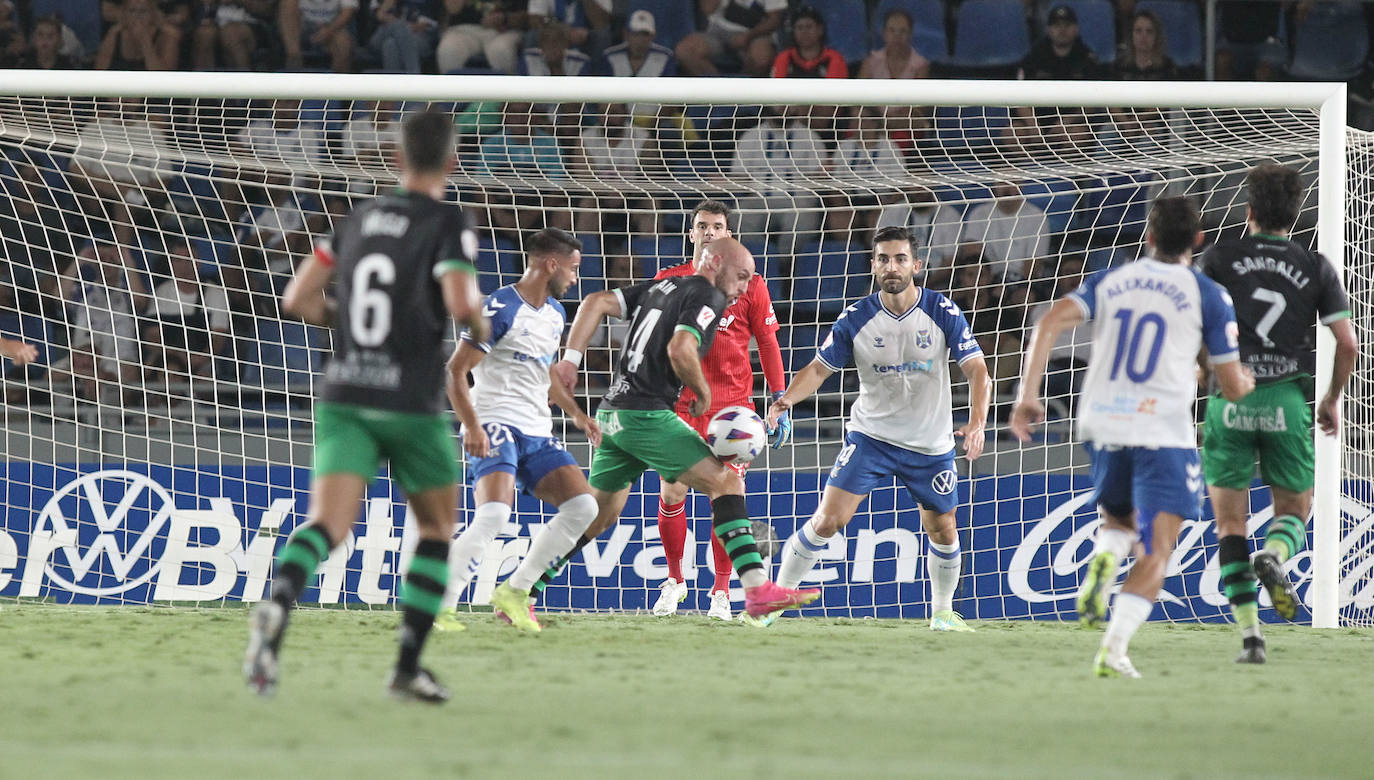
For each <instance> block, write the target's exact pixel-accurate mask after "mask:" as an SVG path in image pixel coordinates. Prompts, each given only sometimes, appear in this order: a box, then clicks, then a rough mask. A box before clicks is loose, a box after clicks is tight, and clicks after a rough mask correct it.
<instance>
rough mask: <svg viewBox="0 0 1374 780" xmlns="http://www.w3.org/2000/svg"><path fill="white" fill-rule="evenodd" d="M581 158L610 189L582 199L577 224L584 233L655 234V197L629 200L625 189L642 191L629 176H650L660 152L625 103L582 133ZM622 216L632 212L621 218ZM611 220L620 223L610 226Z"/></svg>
mask: <svg viewBox="0 0 1374 780" xmlns="http://www.w3.org/2000/svg"><path fill="white" fill-rule="evenodd" d="M581 151H582V154H581V157H582V160H583V164H584V165H585V166H586V168H587V171H588V173H590V175H591V178H592V179H594V180H595V181H596V182H597V184H599V185H602V186H603V187H607V188H608V189H609V190H610V192H598V193H597V194H595V195H593V196H588V197H585V198H582V199H580V200H579V201H578V204H577V206H578V211H577V215H576V220H575V222H574V226H575V227H576V228H577V232H579V233H600V234H603V235H604V234H606V233H609V232H613V231H617V230H619V231H630V232H633V233H636V234H638V235H655V234H657V233H658V226H657V225H656V224H655V219H654V213H653V201H652V200H651V199H650V198H648V197H647V196H646V197H639V198H630V197H627V196H626V195H625V194H624V193H626V192H632V191H634V190H635V189H640V187H641V186H642V185H641V186H637V185H635V184H634V183H631V182H627V180H639V181H640V182H643V181H644V180H645V168H646V167H659V166H653V165H652V164H651V160H652V158H653V157H654V156H655V155H656V149H655V146H654V140H653V136H652V135H650V133H649V131H648V130H645V129H644V128H642V127H636V126H635V125H634V123H633V122H632V121H631V120H630V114H629V111H628V110H627V109H626V107H625V105H624V104H623V103H612V104H610V105H607V106H605V110H604V111H603V112H601V114H600V116H599V117H598V121H597V122H596V123H595V124H593V125H591V126H590V127H587V128H586V129H584V130H583V131H582V137H581ZM621 215H628V216H627V217H626V219H625V220H621V219H620V217H621ZM607 218H611V219H613V220H615V221H616V222H618V223H620V224H616V225H614V226H612V225H608V224H606V221H605V220H607Z"/></svg>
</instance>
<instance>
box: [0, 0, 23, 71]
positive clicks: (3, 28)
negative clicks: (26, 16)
mask: <svg viewBox="0 0 1374 780" xmlns="http://www.w3.org/2000/svg"><path fill="white" fill-rule="evenodd" d="M27 51H28V44H26V43H25V42H24V30H23V29H22V28H20V26H19V20H18V19H16V18H15V13H14V3H13V2H11V0H0V68H13V67H16V66H18V65H20V64H21V63H22V62H23V61H24V56H25V53H26V52H27Z"/></svg>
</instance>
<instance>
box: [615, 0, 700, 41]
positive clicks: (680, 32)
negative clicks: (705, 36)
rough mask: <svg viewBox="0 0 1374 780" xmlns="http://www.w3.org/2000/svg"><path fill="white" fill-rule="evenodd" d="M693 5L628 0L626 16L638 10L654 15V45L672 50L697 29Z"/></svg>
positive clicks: (676, 1) (677, 1)
mask: <svg viewBox="0 0 1374 780" xmlns="http://www.w3.org/2000/svg"><path fill="white" fill-rule="evenodd" d="M694 5H695V4H694V3H684V2H682V0H630V2H629V4H628V6H627V8H626V11H625V13H626V15H627V18H628V15H629V14H632V13H634V12H635V11H638V10H640V9H644V10H646V11H649V12H650V13H652V14H653V15H654V43H658V44H661V45H663V46H667V47H668V48H670V49H671V48H673V47H675V46H677V42H678V41H680V40H682V39H683V38H686V37H687V34H688V33H691V32H695V31H696V29H697V20H696V14H695V12H694V11H693V10H692V9H693V6H694Z"/></svg>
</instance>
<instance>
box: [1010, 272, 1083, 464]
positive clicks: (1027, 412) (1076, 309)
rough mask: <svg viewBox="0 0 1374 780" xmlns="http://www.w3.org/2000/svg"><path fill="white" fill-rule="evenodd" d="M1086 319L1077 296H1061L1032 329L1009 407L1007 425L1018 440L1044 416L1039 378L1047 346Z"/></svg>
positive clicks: (1023, 437)
mask: <svg viewBox="0 0 1374 780" xmlns="http://www.w3.org/2000/svg"><path fill="white" fill-rule="evenodd" d="M1084 320H1085V317H1084V313H1083V306H1082V304H1080V303H1079V302H1078V300H1077V299H1076V298H1071V297H1068V296H1066V297H1063V298H1060V299H1059V300H1057V301H1055V302H1054V305H1053V306H1051V307H1050V310H1049V311H1048V312H1047V313H1046V314H1045V316H1044V317H1042V318H1041V319H1040V321H1039V322H1037V323H1036V324H1035V328H1034V329H1033V330H1031V337H1030V346H1028V347H1027V348H1026V359H1025V360H1024V361H1022V363H1021V381H1020V384H1019V385H1018V386H1017V390H1016V404H1015V406H1013V407H1012V410H1011V422H1010V424H1009V425H1008V427H1009V428H1010V430H1011V435H1013V436H1015V437H1016V438H1017V440H1018V441H1028V440H1029V439H1030V435H1031V430H1032V429H1033V428H1034V427H1035V425H1036V424H1038V423H1040V422H1042V421H1043V420H1044V419H1045V406H1044V404H1042V403H1040V380H1041V379H1042V378H1043V377H1044V376H1045V365H1046V364H1047V363H1048V362H1049V359H1050V349H1051V348H1053V347H1054V342H1055V340H1056V339H1058V338H1059V334H1060V333H1063V332H1064V331H1066V330H1068V329H1069V328H1072V327H1074V326H1076V325H1079V324H1081V323H1082V322H1083V321H1084Z"/></svg>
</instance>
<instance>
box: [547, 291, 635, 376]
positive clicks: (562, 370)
mask: <svg viewBox="0 0 1374 780" xmlns="http://www.w3.org/2000/svg"><path fill="white" fill-rule="evenodd" d="M626 313H627V312H626V311H625V303H624V297H623V294H622V293H621V292H620V291H619V290H602V291H600V292H594V293H592V294H591V295H588V296H587V297H586V298H585V299H583V301H582V303H581V304H579V305H578V307H577V316H575V317H573V324H572V328H571V329H570V330H569V331H568V343H567V345H566V346H565V347H564V348H563V359H562V360H559V361H558V362H557V363H554V364H553V365H552V366H550V367H549V373H550V374H552V375H553V379H554V381H555V382H561V383H562V384H563V387H565V388H566V389H567V390H568V391H569V392H572V389H573V388H574V387H576V386H577V367H578V366H579V365H581V364H582V352H583V350H585V349H586V348H587V345H588V344H590V343H591V341H592V335H593V334H594V333H596V329H597V328H598V327H599V326H600V325H601V322H602V320H604V319H606V318H607V317H616V318H618V319H624V317H625V314H626Z"/></svg>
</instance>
